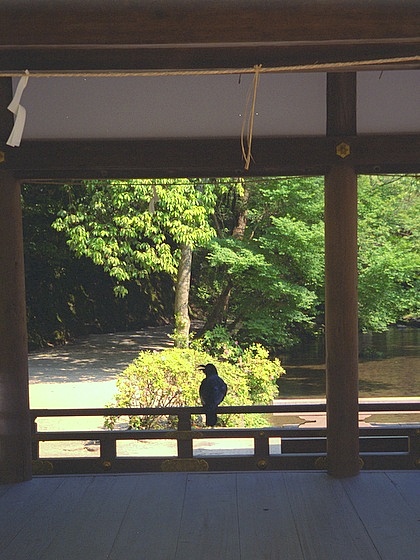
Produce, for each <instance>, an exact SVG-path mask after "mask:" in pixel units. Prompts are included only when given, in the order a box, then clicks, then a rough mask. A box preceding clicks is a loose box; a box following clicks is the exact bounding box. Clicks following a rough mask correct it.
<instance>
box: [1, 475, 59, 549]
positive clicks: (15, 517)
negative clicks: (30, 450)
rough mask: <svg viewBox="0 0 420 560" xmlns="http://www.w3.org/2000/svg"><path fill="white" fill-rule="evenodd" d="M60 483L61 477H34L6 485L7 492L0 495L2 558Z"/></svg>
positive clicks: (48, 500) (45, 504)
mask: <svg viewBox="0 0 420 560" xmlns="http://www.w3.org/2000/svg"><path fill="white" fill-rule="evenodd" d="M62 483H63V481H62V479H61V478H48V479H42V478H35V479H34V480H31V481H29V482H22V483H20V484H13V485H8V486H7V492H4V493H3V494H2V496H1V497H0V551H1V552H2V555H1V556H0V558H2V559H3V553H4V550H5V549H6V548H7V547H8V545H9V544H10V543H11V542H12V541H13V540H14V539H16V540H18V539H20V538H21V537H22V534H23V531H24V530H25V528H26V527H28V526H29V527H30V526H31V524H32V521H33V520H34V519H35V518H36V517H37V515H38V511H39V509H42V508H43V507H48V503H49V502H50V499H51V497H52V495H53V494H54V492H55V491H56V490H57V489H58V488H59V487H60V486H61V485H62ZM17 558H18V557H16V560H17Z"/></svg>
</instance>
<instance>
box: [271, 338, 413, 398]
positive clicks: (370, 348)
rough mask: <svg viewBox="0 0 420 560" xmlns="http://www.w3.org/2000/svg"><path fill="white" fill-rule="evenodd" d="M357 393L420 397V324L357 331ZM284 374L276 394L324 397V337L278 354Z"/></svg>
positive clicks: (284, 396) (289, 396)
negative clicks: (373, 330) (278, 392)
mask: <svg viewBox="0 0 420 560" xmlns="http://www.w3.org/2000/svg"><path fill="white" fill-rule="evenodd" d="M359 353H360V359H359V389H360V396H361V397H419V398H420V328H397V327H393V328H391V329H389V330H388V331H387V332H384V333H370V334H361V335H360V340H359ZM280 358H281V361H282V365H283V367H284V369H285V370H286V374H285V375H283V376H282V377H281V378H280V381H279V391H280V394H279V397H280V398H299V397H300V398H302V397H306V398H319V397H325V352H324V340H323V339H321V338H320V339H318V340H316V341H312V342H310V343H307V344H303V345H300V346H298V347H296V348H294V349H293V351H292V352H290V353H288V354H285V355H283V356H280Z"/></svg>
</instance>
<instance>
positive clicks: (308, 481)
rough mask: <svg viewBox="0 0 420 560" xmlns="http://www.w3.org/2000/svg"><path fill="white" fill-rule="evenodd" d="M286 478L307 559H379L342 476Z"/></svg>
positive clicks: (310, 474)
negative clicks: (350, 498) (343, 483)
mask: <svg viewBox="0 0 420 560" xmlns="http://www.w3.org/2000/svg"><path fill="white" fill-rule="evenodd" d="M285 482H286V488H287V493H288V498H289V502H290V504H291V507H292V512H293V516H294V520H295V524H296V528H297V532H298V535H299V540H300V543H301V547H302V551H303V556H304V558H305V560H337V559H340V560H356V559H363V560H380V556H379V554H378V552H377V550H376V548H375V546H374V545H373V544H372V541H371V540H370V538H369V535H367V533H366V530H365V527H364V525H363V523H361V521H360V518H359V516H358V514H357V513H356V512H355V511H354V508H353V506H352V504H351V502H350V501H349V499H348V497H347V495H346V493H345V492H344V489H343V487H342V485H341V482H340V480H337V479H334V478H331V477H329V476H328V475H327V474H321V473H305V474H304V473H287V475H285Z"/></svg>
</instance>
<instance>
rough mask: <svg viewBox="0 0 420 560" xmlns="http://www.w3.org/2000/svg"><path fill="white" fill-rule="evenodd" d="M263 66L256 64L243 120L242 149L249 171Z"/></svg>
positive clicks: (246, 169) (246, 167)
mask: <svg viewBox="0 0 420 560" xmlns="http://www.w3.org/2000/svg"><path fill="white" fill-rule="evenodd" d="M261 68H262V65H261V64H259V65H257V66H254V72H255V73H254V79H253V80H252V85H251V88H250V90H249V92H248V95H247V99H246V105H245V111H244V118H243V122H242V129H241V149H242V157H243V158H244V160H245V166H244V168H245V171H248V169H249V166H250V164H251V159H252V136H253V133H254V118H255V106H256V103H257V91H258V84H259V82H260V72H261ZM245 133H246V138H245Z"/></svg>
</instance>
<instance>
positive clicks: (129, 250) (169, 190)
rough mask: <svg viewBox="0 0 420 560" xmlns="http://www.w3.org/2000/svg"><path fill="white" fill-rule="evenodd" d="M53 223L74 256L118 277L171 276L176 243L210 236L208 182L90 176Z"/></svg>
mask: <svg viewBox="0 0 420 560" xmlns="http://www.w3.org/2000/svg"><path fill="white" fill-rule="evenodd" d="M84 187H85V190H84V192H83V194H82V195H80V194H78V195H77V196H75V197H74V200H73V202H72V203H71V204H70V205H69V207H68V208H67V209H63V210H62V211H61V212H60V213H59V216H58V218H57V220H56V221H55V222H54V224H53V227H55V228H56V229H57V230H58V231H62V232H64V233H65V235H66V237H67V243H68V245H69V246H70V248H71V249H72V250H73V251H74V252H75V253H76V254H77V255H78V256H82V255H84V256H87V257H89V258H90V259H92V261H93V262H94V263H95V264H97V265H100V266H101V267H102V268H103V269H104V270H105V271H106V272H107V273H108V274H109V275H110V276H111V277H113V278H115V279H116V280H117V282H118V288H117V290H116V293H117V294H118V295H125V294H126V292H127V290H126V287H125V285H126V283H127V282H128V281H130V280H138V279H140V278H143V277H145V276H148V275H150V274H152V273H161V272H164V273H166V274H169V275H170V276H172V277H175V275H176V272H177V267H178V264H179V259H180V251H179V245H180V244H182V243H183V244H187V245H189V246H190V247H192V248H194V247H195V246H197V245H202V244H205V243H207V241H208V240H209V239H210V238H211V237H212V236H213V235H214V232H213V229H212V228H211V227H210V225H209V220H208V216H209V214H210V213H211V212H212V208H213V205H214V201H215V198H214V194H213V191H212V186H211V185H208V184H199V183H198V182H194V181H190V180H188V179H177V180H171V179H166V180H165V179H161V180H151V179H149V180H146V179H145V180H132V181H116V180H114V181H90V182H86V183H85V185H84Z"/></svg>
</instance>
